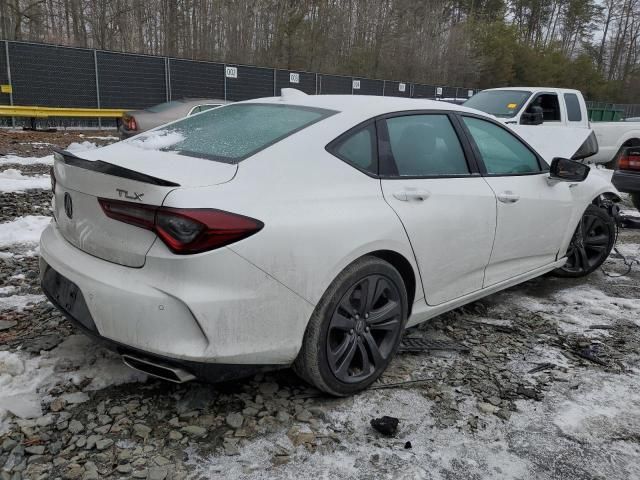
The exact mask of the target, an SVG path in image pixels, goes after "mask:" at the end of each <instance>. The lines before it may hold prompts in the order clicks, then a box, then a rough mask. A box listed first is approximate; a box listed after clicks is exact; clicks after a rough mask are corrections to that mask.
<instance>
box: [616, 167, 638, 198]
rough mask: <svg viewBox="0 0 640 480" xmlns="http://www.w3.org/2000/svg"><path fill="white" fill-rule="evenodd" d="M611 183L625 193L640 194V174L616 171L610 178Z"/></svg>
mask: <svg viewBox="0 0 640 480" xmlns="http://www.w3.org/2000/svg"><path fill="white" fill-rule="evenodd" d="M611 183H613V185H614V186H615V187H616V188H617V189H618V190H620V191H621V192H625V193H638V192H640V172H628V171H624V170H616V171H615V172H614V173H613V176H612V177H611Z"/></svg>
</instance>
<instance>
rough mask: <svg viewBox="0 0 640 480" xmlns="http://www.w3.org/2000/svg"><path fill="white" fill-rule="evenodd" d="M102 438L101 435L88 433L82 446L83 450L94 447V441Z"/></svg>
mask: <svg viewBox="0 0 640 480" xmlns="http://www.w3.org/2000/svg"><path fill="white" fill-rule="evenodd" d="M101 439H102V435H89V436H88V437H87V443H86V445H85V446H84V448H85V450H91V449H92V448H95V446H96V443H97V442H98V441H99V440H101Z"/></svg>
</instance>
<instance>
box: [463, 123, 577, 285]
mask: <svg viewBox="0 0 640 480" xmlns="http://www.w3.org/2000/svg"><path fill="white" fill-rule="evenodd" d="M462 118H463V123H464V124H465V125H466V128H467V129H468V132H469V135H470V137H471V138H472V139H473V142H474V144H475V147H476V154H477V155H478V156H479V157H480V158H481V160H482V163H483V164H484V169H485V170H486V172H485V177H484V178H485V179H486V181H487V183H488V184H489V186H490V187H491V189H492V190H493V192H494V193H495V195H496V198H497V200H498V201H497V207H498V210H497V228H496V237H495V242H494V246H493V252H492V254H491V260H490V261H489V265H488V266H487V270H486V274H485V281H484V286H485V287H487V286H490V285H493V284H495V283H499V282H501V281H503V280H507V279H509V278H512V277H515V276H517V275H520V274H522V273H526V272H528V271H531V270H533V269H536V268H538V267H542V266H545V265H548V264H550V263H552V262H554V261H555V260H556V256H557V253H558V250H559V249H560V246H561V244H562V241H563V239H564V238H565V234H566V232H567V230H568V229H573V228H575V226H571V225H569V222H570V221H571V218H572V216H573V209H574V203H573V201H572V195H571V190H570V188H571V186H570V185H571V184H569V183H566V182H557V183H555V184H549V183H548V182H547V177H548V176H549V173H548V166H547V165H546V164H545V163H544V162H543V161H542V160H541V159H540V158H539V157H538V156H537V155H536V154H535V153H533V152H532V151H531V150H530V149H529V148H528V147H527V146H526V145H525V144H524V143H523V142H521V141H520V140H519V139H518V138H517V137H516V136H515V135H513V134H512V133H511V132H509V131H508V130H507V129H506V128H505V127H502V126H498V125H496V124H494V123H491V122H489V121H487V120H483V119H481V118H478V117H472V116H464V117H462Z"/></svg>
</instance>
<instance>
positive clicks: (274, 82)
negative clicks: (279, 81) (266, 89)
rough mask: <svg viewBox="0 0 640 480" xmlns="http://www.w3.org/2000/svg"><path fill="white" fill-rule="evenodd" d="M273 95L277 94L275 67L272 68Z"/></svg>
mask: <svg viewBox="0 0 640 480" xmlns="http://www.w3.org/2000/svg"><path fill="white" fill-rule="evenodd" d="M273 96H274V97H277V96H278V95H276V69H275V68H274V69H273Z"/></svg>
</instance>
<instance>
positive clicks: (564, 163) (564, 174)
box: [549, 157, 591, 182]
mask: <svg viewBox="0 0 640 480" xmlns="http://www.w3.org/2000/svg"><path fill="white" fill-rule="evenodd" d="M589 170H591V169H590V168H589V167H588V166H586V165H585V164H584V163H580V162H576V161H575V160H569V159H568V158H559V157H556V158H554V159H553V160H552V161H551V169H550V170H549V177H550V178H552V179H556V180H563V181H565V182H582V181H584V180H585V179H586V178H587V176H588V175H589Z"/></svg>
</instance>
